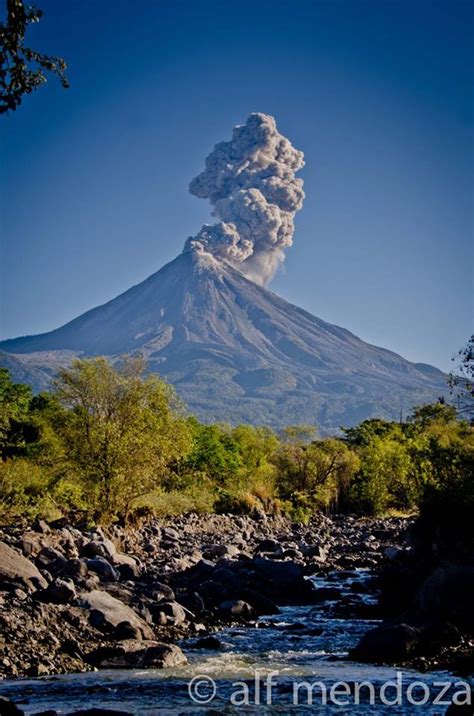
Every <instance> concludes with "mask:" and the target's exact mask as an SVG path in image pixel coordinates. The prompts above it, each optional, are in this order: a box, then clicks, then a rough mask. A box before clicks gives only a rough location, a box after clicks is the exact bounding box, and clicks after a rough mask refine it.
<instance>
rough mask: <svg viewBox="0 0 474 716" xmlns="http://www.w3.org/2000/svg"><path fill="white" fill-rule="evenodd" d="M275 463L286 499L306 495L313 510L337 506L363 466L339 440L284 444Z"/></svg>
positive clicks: (329, 439)
mask: <svg viewBox="0 0 474 716" xmlns="http://www.w3.org/2000/svg"><path fill="white" fill-rule="evenodd" d="M275 462H276V465H277V468H278V474H279V484H280V489H281V491H282V496H283V497H285V498H288V499H292V497H293V496H294V495H295V494H299V495H304V496H306V497H307V498H309V501H310V503H312V505H313V509H314V508H317V507H324V508H330V507H331V506H332V505H333V504H336V503H337V502H338V500H339V498H340V497H342V496H343V495H344V493H345V492H346V491H347V489H348V485H349V482H350V480H351V478H352V476H353V475H354V473H355V472H356V470H357V469H358V466H359V460H358V457H357V455H356V454H355V453H354V452H353V451H352V450H351V449H350V448H348V447H347V445H345V444H344V443H343V442H342V441H341V440H337V439H336V438H326V439H325V440H318V441H315V442H312V443H311V444H310V445H304V444H303V445H301V444H299V445H297V444H286V445H285V444H284V445H282V446H281V448H280V450H279V451H278V453H277V455H276V459H275Z"/></svg>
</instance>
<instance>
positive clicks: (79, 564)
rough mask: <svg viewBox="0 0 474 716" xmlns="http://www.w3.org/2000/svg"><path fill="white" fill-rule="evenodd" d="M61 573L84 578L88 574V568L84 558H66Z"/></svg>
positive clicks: (73, 577) (74, 577) (75, 577)
mask: <svg viewBox="0 0 474 716" xmlns="http://www.w3.org/2000/svg"><path fill="white" fill-rule="evenodd" d="M63 573H64V575H65V576H67V577H71V579H84V578H85V577H87V575H88V574H89V568H88V567H87V564H86V562H85V560H84V559H68V560H67V562H66V564H65V566H64V569H63Z"/></svg>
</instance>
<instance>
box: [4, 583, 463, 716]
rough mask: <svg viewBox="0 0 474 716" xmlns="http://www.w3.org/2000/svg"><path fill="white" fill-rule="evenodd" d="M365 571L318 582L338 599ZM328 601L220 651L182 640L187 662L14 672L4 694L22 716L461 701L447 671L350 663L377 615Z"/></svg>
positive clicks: (329, 709)
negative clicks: (30, 674)
mask: <svg viewBox="0 0 474 716" xmlns="http://www.w3.org/2000/svg"><path fill="white" fill-rule="evenodd" d="M371 578H372V575H371V574H370V572H368V571H364V570H354V572H353V573H352V574H347V573H346V574H345V575H344V578H342V577H341V576H339V574H338V573H337V572H336V573H334V574H330V575H328V577H327V578H326V579H322V578H321V577H319V576H318V578H317V586H318V587H322V586H331V587H334V586H336V587H337V588H338V589H339V590H340V591H341V592H342V595H343V596H344V595H346V596H349V595H352V597H353V595H354V588H353V587H351V585H352V584H353V583H354V582H355V583H356V584H359V585H361V586H362V592H363V590H364V585H369V584H371V581H370V580H371ZM361 598H362V599H363V600H364V602H365V603H367V604H370V603H371V602H374V600H375V599H376V595H375V594H374V593H373V592H372V593H362V594H361ZM334 607H335V604H334V602H331V601H327V602H324V603H322V604H321V605H317V606H310V607H308V606H305V607H283V608H282V609H281V613H280V614H278V615H273V616H271V617H262V618H260V619H259V621H258V622H257V624H256V625H255V627H247V626H242V627H241V628H240V627H239V628H229V629H226V630H223V631H221V632H220V633H217V634H216V636H217V637H218V638H219V640H220V642H221V644H222V647H223V649H222V650H221V651H211V650H203V649H199V650H196V649H193V648H192V646H193V644H192V641H183V642H182V644H181V647H182V648H183V650H184V651H185V653H186V655H187V657H188V660H189V663H188V664H187V665H186V666H181V667H176V668H172V669H162V670H146V671H144V670H141V671H140V670H132V671H96V672H89V673H84V674H69V675H64V676H53V677H45V678H41V679H26V678H25V679H16V680H10V681H4V682H3V683H2V684H1V686H0V692H1V694H2V695H3V696H7V697H9V698H11V699H12V700H13V701H14V702H15V703H16V704H18V705H19V706H20V708H22V709H23V710H24V711H25V713H26V714H34V713H37V712H41V711H47V710H54V711H56V712H57V713H58V714H66V713H69V712H71V711H74V710H78V709H85V708H92V707H95V708H103V709H116V710H121V711H124V712H128V713H132V714H137V715H140V716H155V715H158V714H159V715H160V716H167V715H168V714H169V715H170V716H171V715H172V714H173V715H174V716H175V715H177V714H183V715H184V714H187V715H188V716H192V715H193V714H200V715H202V714H208V715H209V716H211V715H212V714H234V713H242V714H250V713H251V714H286V713H294V714H299V713H301V714H308V713H313V714H338V715H341V714H347V715H348V716H349V714H375V715H377V714H383V715H385V714H400V715H402V714H403V715H404V716H407V715H410V716H411V715H412V714H414V713H423V714H429V715H430V716H435V715H436V716H440V715H441V714H444V713H445V712H446V708H447V705H446V703H449V702H450V700H451V699H452V697H453V694H458V698H460V699H461V701H460V702H459V703H462V698H465V687H463V688H461V687H460V686H459V683H460V682H461V679H458V678H456V677H455V676H453V675H451V674H448V673H446V672H437V673H434V672H431V673H425V674H420V673H417V672H415V671H413V670H409V669H405V670H402V669H397V668H395V667H386V666H374V665H370V664H360V663H355V662H351V661H349V660H347V658H345V657H346V656H347V653H348V651H349V649H351V648H352V647H353V646H355V644H356V643H357V641H358V640H359V638H360V637H361V635H362V634H363V633H364V632H365V631H367V630H368V629H369V628H371V627H372V626H374V624H376V623H377V622H376V621H375V620H369V619H357V618H353V617H351V618H341V616H340V614H338V612H337V610H336V609H335V608H334ZM338 682H343V683H342V684H341V683H339V684H338ZM363 682H365V684H364V683H363ZM367 682H368V683H367ZM387 682H392V683H390V684H388V683H387ZM448 683H451V687H450V690H449V692H448V693H447V694H445V695H444V696H443V697H442V699H441V701H442V703H441V704H438V703H435V701H436V699H437V698H438V699H439V696H440V693H441V690H442V688H446V689H447V686H446V687H444V686H441V684H448ZM455 683H458V686H456V685H455ZM462 683H464V682H462ZM335 684H336V685H337V684H338V685H337V686H336V687H335V686H334V685H335Z"/></svg>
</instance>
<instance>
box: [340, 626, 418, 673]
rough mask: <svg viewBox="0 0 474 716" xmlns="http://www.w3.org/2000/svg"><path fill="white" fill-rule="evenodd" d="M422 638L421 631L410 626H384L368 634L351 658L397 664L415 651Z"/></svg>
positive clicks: (353, 650)
mask: <svg viewBox="0 0 474 716" xmlns="http://www.w3.org/2000/svg"><path fill="white" fill-rule="evenodd" d="M420 637H421V632H420V630H419V629H416V628H415V627H412V626H410V625H408V624H403V623H400V624H382V625H381V626H378V627H375V629H371V630H370V631H368V632H366V633H365V634H364V636H363V637H362V639H361V640H360V641H359V643H358V644H357V646H356V647H355V648H354V649H352V651H351V652H350V653H349V656H350V658H351V659H354V660H355V661H363V662H371V663H374V664H379V663H387V664H388V663H390V664H393V663H395V664H396V663H397V662H401V661H404V660H405V659H407V658H408V657H409V656H410V654H412V653H413V652H414V651H415V649H416V647H417V646H418V644H419V642H420Z"/></svg>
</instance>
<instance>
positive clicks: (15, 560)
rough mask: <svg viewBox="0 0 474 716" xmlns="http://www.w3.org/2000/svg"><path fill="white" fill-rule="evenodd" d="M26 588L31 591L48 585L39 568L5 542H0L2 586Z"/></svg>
mask: <svg viewBox="0 0 474 716" xmlns="http://www.w3.org/2000/svg"><path fill="white" fill-rule="evenodd" d="M2 584H4V585H6V586H7V587H9V586H10V585H13V586H14V587H26V588H27V589H28V590H29V591H33V590H35V589H45V588H46V587H47V585H48V583H47V581H46V580H45V578H44V577H43V576H42V574H41V573H40V571H39V570H38V568H37V567H36V566H35V565H34V564H33V562H30V560H29V559H27V558H26V557H24V556H23V555H22V554H20V552H17V551H16V550H14V549H13V548H12V547H10V546H9V545H7V544H5V543H4V542H0V585H2Z"/></svg>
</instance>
